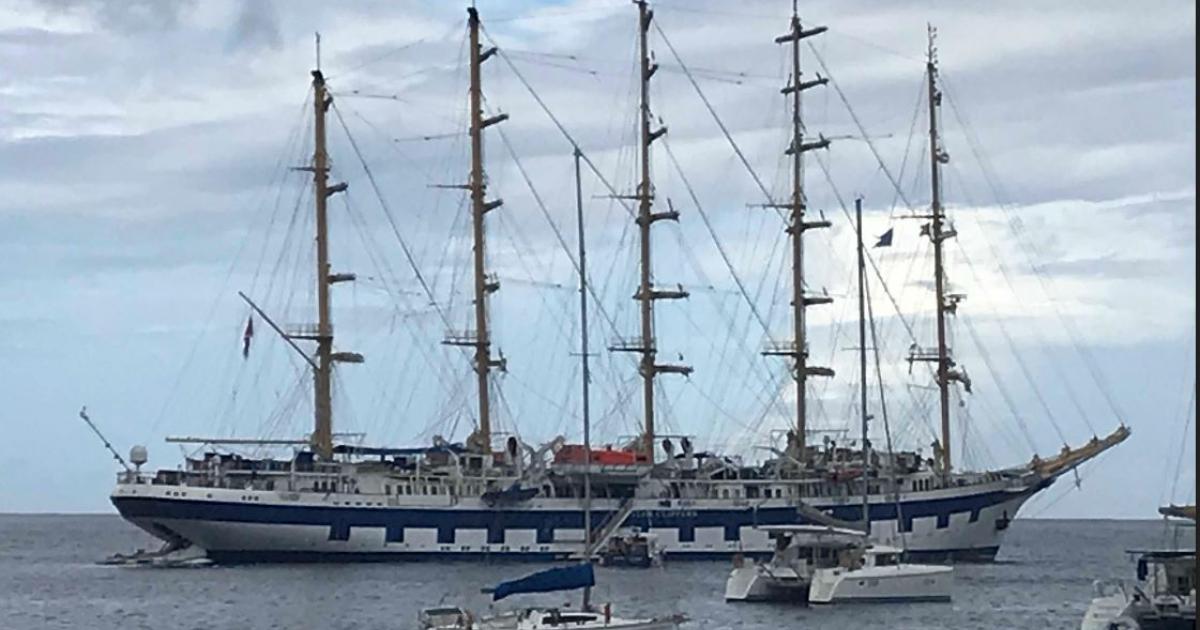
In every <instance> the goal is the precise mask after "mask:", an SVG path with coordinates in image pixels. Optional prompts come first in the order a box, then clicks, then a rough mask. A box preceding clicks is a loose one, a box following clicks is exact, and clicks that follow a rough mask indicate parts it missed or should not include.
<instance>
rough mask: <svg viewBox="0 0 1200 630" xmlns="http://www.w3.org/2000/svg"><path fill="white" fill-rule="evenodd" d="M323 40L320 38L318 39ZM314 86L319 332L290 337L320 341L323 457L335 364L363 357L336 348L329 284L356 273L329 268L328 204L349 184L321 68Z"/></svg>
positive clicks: (317, 376)
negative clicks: (329, 140)
mask: <svg viewBox="0 0 1200 630" xmlns="http://www.w3.org/2000/svg"><path fill="white" fill-rule="evenodd" d="M318 41H319V40H318ZM312 78H313V81H312V86H313V115H314V119H313V163H312V173H313V198H314V199H315V201H316V215H317V216H316V224H317V327H316V330H315V331H300V332H298V333H295V334H289V335H287V336H288V337H289V338H300V339H311V340H314V341H316V342H317V357H316V361H315V368H314V370H313V410H314V415H315V428H314V430H313V435H312V445H313V449H314V450H315V451H316V453H317V455H318V456H320V457H321V458H322V459H326V460H328V459H332V457H333V363H334V362H336V361H342V362H350V363H361V362H362V356H361V355H358V354H354V353H348V352H347V353H335V352H334V351H333V323H332V321H331V319H330V316H329V287H330V286H332V285H333V284H334V283H337V282H344V281H348V280H353V279H354V275H353V274H334V273H331V272H330V267H329V225H328V213H327V212H326V206H327V203H328V200H329V197H330V196H331V195H334V194H336V193H339V192H342V191H344V190H346V184H344V183H340V184H334V185H333V186H330V185H329V154H328V152H327V151H326V148H325V114H326V113H327V112H328V111H329V107H330V106H331V105H333V96H331V95H330V94H329V89H328V88H327V87H326V85H325V76H324V75H323V74H321V70H320V69H317V70H313V71H312Z"/></svg>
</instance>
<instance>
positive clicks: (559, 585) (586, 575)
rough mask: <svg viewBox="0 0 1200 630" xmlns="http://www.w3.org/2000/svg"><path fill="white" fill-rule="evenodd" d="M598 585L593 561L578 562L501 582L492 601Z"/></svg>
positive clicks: (493, 591) (493, 593) (494, 592)
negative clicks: (593, 570) (510, 596)
mask: <svg viewBox="0 0 1200 630" xmlns="http://www.w3.org/2000/svg"><path fill="white" fill-rule="evenodd" d="M595 585H596V575H595V573H593V572H592V565H591V563H583V564H576V565H573V566H569V567H559V568H557V569H549V570H546V571H539V572H537V573H534V574H531V575H527V576H525V577H523V578H521V579H519V580H512V581H511V582H501V583H500V584H498V585H496V588H495V589H493V590H492V601H498V600H501V599H504V598H505V597H508V596H509V595H516V594H518V593H549V592H553V591H571V590H575V589H577V588H585V587H588V586H595Z"/></svg>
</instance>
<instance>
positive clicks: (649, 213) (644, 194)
mask: <svg viewBox="0 0 1200 630" xmlns="http://www.w3.org/2000/svg"><path fill="white" fill-rule="evenodd" d="M634 3H635V4H637V6H638V47H639V50H640V51H641V60H640V69H641V100H640V104H639V110H640V116H639V126H640V145H641V146H640V150H641V182H640V183H639V184H638V189H637V194H635V195H633V199H636V200H637V201H638V213H637V219H636V223H637V226H638V234H639V242H640V252H641V265H640V266H641V270H640V272H641V273H640V275H641V277H640V281H639V283H638V291H637V294H636V295H634V299H636V300H637V301H638V302H639V304H640V307H641V338H640V339H637V340H635V341H634V342H633V343H623V344H620V345H618V346H616V347H613V348H612V350H617V351H627V352H638V353H640V354H641V355H642V358H641V362H640V364H639V367H638V371H639V372H640V373H641V375H642V410H643V413H644V427H643V429H642V451H643V453H644V454H645V455H646V458H647V460H648V461H649V462H650V463H654V436H655V432H654V378H655V376H657V375H658V374H668V373H670V374H683V375H687V374H691V373H692V368H690V367H688V366H684V365H663V364H659V363H656V362H655V354H656V353H657V348H656V347H655V338H654V302H655V301H657V300H678V299H682V298H686V297H687V296H688V294H687V292H686V291H684V290H682V289H677V290H662V289H655V288H654V286H653V277H652V276H653V273H652V271H651V258H650V248H651V241H650V227H651V225H652V224H653V223H655V222H656V221H661V220H663V219H667V220H671V221H678V220H679V213H678V212H676V211H675V210H674V209H668V210H667V211H666V212H654V211H653V209H652V208H653V204H654V188H653V186H652V184H651V183H650V145H651V144H652V143H653V142H654V141H655V140H657V139H658V138H660V137H662V136H663V135H664V134H666V133H667V128H666V127H659V128H658V129H652V128H651V122H652V121H651V110H650V78H651V77H653V76H654V73H655V72H656V71H658V64H657V63H655V62H654V61H653V59H652V58H651V54H650V48H649V43H648V41H647V38H648V35H649V32H650V21H651V20H652V19H654V12H653V11H651V10H650V7H649V6H648V4H647V2H646V0H635V2H634Z"/></svg>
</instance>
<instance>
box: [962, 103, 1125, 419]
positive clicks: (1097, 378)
mask: <svg viewBox="0 0 1200 630" xmlns="http://www.w3.org/2000/svg"><path fill="white" fill-rule="evenodd" d="M943 81H944V79H943ZM948 88H949V86H947V85H945V84H944V83H943V91H944V92H945V93H946V98H947V100H948V101H949V102H950V109H951V111H952V112H954V118H955V120H957V121H958V123H959V125H960V126H961V127H962V128H963V130H964V132H966V133H964V136H965V137H966V138H967V146H968V147H969V148H970V149H971V154H972V155H973V156H974V158H975V161H976V162H977V163H978V164H979V168H980V171H981V172H982V173H983V174H984V180H985V181H986V182H987V183H988V187H989V188H990V189H991V191H992V195H993V196H994V197H995V198H996V201H997V203H998V205H999V207H1000V210H1001V211H1002V212H1003V213H1004V214H1005V215H1006V216H1008V218H1009V222H1008V228H1009V231H1010V232H1012V233H1013V235H1014V236H1015V237H1016V240H1017V244H1018V245H1019V246H1020V247H1021V252H1022V253H1023V254H1024V255H1025V260H1026V263H1027V264H1028V265H1029V267H1030V268H1031V269H1032V270H1033V273H1034V277H1036V278H1037V279H1038V284H1039V285H1040V286H1041V288H1042V291H1043V292H1044V293H1045V294H1046V297H1047V298H1048V299H1049V301H1050V304H1051V306H1052V307H1053V309H1054V312H1055V314H1056V315H1057V316H1058V319H1059V322H1060V323H1061V324H1062V325H1063V328H1064V329H1066V331H1067V335H1068V337H1069V338H1070V340H1071V344H1072V345H1073V346H1074V347H1075V351H1076V352H1077V353H1078V354H1079V355H1080V358H1082V359H1083V363H1084V365H1085V366H1086V367H1087V368H1088V371H1089V372H1090V373H1091V376H1092V380H1093V381H1094V383H1095V385H1096V386H1097V389H1099V390H1100V393H1101V395H1102V396H1104V399H1105V401H1106V402H1107V403H1108V406H1109V409H1110V410H1111V411H1112V412H1113V413H1114V414H1115V415H1116V416H1117V421H1118V422H1121V423H1122V424H1124V421H1123V420H1122V419H1123V418H1126V417H1127V416H1126V415H1125V413H1124V412H1123V411H1122V409H1121V408H1120V406H1119V405H1118V404H1117V402H1116V400H1115V399H1114V398H1113V397H1112V394H1111V388H1110V387H1109V385H1108V379H1106V378H1105V377H1104V374H1103V372H1101V371H1100V369H1099V366H1098V365H1097V364H1096V361H1095V357H1093V356H1092V354H1091V350H1090V349H1088V348H1087V347H1086V346H1084V345H1083V344H1082V343H1080V341H1079V338H1078V336H1077V335H1078V331H1077V330H1076V329H1075V326H1074V324H1073V323H1072V322H1071V320H1069V319H1068V318H1067V317H1066V316H1065V315H1063V313H1062V311H1061V310H1060V309H1059V308H1058V304H1057V303H1056V302H1055V301H1054V300H1053V298H1052V297H1051V296H1052V295H1054V294H1053V293H1052V292H1051V291H1050V287H1048V286H1047V284H1048V283H1049V284H1052V281H1051V280H1049V279H1048V278H1045V277H1044V274H1043V273H1042V271H1041V269H1039V267H1038V266H1037V265H1036V264H1034V260H1035V257H1034V255H1033V254H1034V253H1033V252H1031V251H1030V250H1031V248H1032V245H1031V244H1030V243H1028V242H1026V241H1025V239H1024V238H1023V237H1024V231H1023V230H1021V229H1018V228H1017V227H1016V225H1014V221H1013V219H1014V218H1013V217H1012V216H1011V212H1010V211H1009V208H1008V206H1009V205H1010V204H1009V203H1006V202H1005V201H1003V199H1002V198H1001V195H1000V192H999V188H998V186H997V185H996V183H995V182H994V181H993V178H992V176H991V174H990V169H988V167H987V166H986V165H985V159H984V158H983V156H982V155H981V150H980V148H979V147H978V146H977V145H978V139H977V138H976V137H975V133H974V130H973V128H972V127H971V126H970V125H969V124H968V123H967V121H966V119H965V116H963V115H962V114H960V113H959V111H958V106H957V105H955V102H954V97H953V96H952V95H951V91H950V90H949V89H948ZM1018 225H1019V223H1018Z"/></svg>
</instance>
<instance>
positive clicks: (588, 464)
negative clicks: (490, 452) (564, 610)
mask: <svg viewBox="0 0 1200 630" xmlns="http://www.w3.org/2000/svg"><path fill="white" fill-rule="evenodd" d="M582 157H583V152H582V151H580V150H579V147H575V221H576V224H577V229H578V233H579V360H580V361H581V362H582V366H583V370H582V372H583V382H582V385H583V392H582V394H581V396H582V399H583V553H584V558H585V560H586V561H587V562H589V563H590V562H591V561H592V416H591V393H590V386H591V381H592V375H591V370H590V366H589V361H588V359H589V357H588V312H587V305H588V299H587V291H588V285H587V250H586V248H585V247H584V237H583V227H584V226H583V180H582V177H581V175H580V167H579V161H580V159H581V158H582ZM591 600H592V587H590V586H587V587H584V589H583V609H584V610H591Z"/></svg>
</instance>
